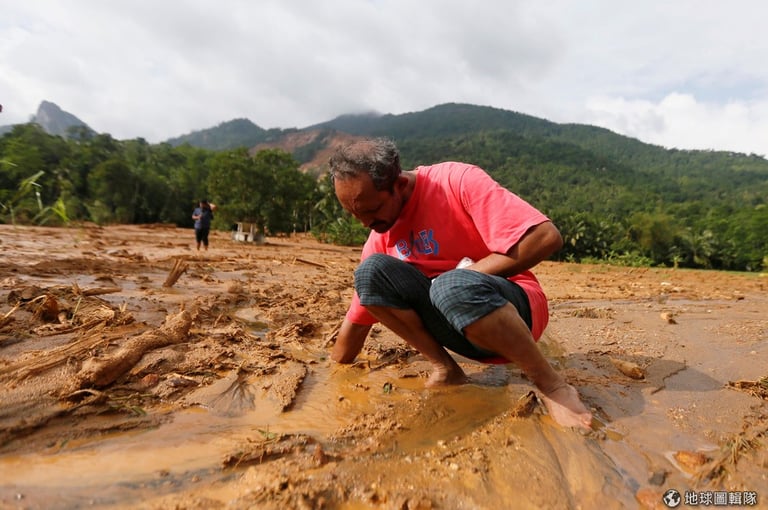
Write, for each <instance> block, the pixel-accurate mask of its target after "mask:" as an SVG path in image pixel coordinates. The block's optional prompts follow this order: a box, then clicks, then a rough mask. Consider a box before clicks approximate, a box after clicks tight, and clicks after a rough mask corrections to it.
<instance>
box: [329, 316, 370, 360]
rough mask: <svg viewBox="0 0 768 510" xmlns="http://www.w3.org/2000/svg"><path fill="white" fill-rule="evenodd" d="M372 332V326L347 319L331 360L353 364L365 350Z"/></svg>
mask: <svg viewBox="0 0 768 510" xmlns="http://www.w3.org/2000/svg"><path fill="white" fill-rule="evenodd" d="M370 330H371V326H370V325H364V324H355V323H353V322H350V321H349V320H347V319H346V318H345V319H344V321H343V322H342V323H341V327H340V328H339V334H338V335H337V337H336V343H335V344H334V345H333V349H332V350H331V359H332V360H333V361H337V362H339V363H352V362H353V361H354V360H355V357H356V356H357V355H358V354H360V351H361V350H362V349H363V344H364V343H365V338H366V337H367V336H368V332H369V331H370Z"/></svg>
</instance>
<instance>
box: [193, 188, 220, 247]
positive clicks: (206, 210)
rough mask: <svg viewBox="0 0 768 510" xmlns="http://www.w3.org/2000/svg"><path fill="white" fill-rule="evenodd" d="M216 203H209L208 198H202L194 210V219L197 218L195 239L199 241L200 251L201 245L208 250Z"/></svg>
mask: <svg viewBox="0 0 768 510" xmlns="http://www.w3.org/2000/svg"><path fill="white" fill-rule="evenodd" d="M215 208H216V206H215V205H213V204H210V203H208V201H207V200H201V201H200V204H199V205H198V206H197V207H196V208H195V210H194V211H193V212H192V219H193V220H195V240H196V241H197V251H200V245H203V246H204V247H205V249H206V251H207V250H208V234H209V233H210V231H211V220H213V210H214V209H215Z"/></svg>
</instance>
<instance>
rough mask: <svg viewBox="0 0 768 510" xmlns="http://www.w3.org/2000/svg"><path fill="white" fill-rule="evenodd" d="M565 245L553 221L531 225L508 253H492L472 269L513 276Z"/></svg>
mask: <svg viewBox="0 0 768 510" xmlns="http://www.w3.org/2000/svg"><path fill="white" fill-rule="evenodd" d="M562 247H563V237H562V236H561V235H560V231H559V230H558V229H557V227H555V225H554V224H553V223H552V222H551V221H546V222H544V223H540V224H538V225H536V226H535V227H531V228H530V229H529V230H528V232H526V233H525V235H524V236H523V237H522V238H521V239H520V241H518V242H517V244H515V245H514V246H512V247H511V248H510V249H509V251H507V253H506V254H502V253H492V254H490V255H488V256H487V257H485V258H483V259H481V260H478V261H477V262H475V263H474V264H472V265H471V266H469V268H470V269H473V270H475V271H479V272H481V273H487V274H495V275H499V276H504V277H507V276H513V275H516V274H518V273H522V272H523V271H525V270H526V269H530V268H532V267H533V266H535V265H536V264H538V263H539V262H541V261H543V260H546V259H547V258H549V256H550V255H552V254H553V253H555V252H556V251H558V250H559V249H560V248H562Z"/></svg>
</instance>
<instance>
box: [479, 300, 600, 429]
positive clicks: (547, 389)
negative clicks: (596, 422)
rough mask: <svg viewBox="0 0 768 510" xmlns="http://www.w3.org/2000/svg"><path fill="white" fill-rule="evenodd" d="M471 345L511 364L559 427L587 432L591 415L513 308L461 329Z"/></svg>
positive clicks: (503, 308)
mask: <svg viewBox="0 0 768 510" xmlns="http://www.w3.org/2000/svg"><path fill="white" fill-rule="evenodd" d="M464 334H465V335H466V336H467V338H468V339H469V340H470V341H471V342H472V343H473V344H475V345H477V346H479V347H482V348H484V349H487V350H489V351H493V352H495V353H498V354H500V355H501V356H504V357H505V358H507V359H508V360H510V361H512V362H514V363H515V364H516V365H517V366H519V367H520V369H522V371H523V372H524V373H525V375H526V376H528V378H530V379H531V381H533V383H534V384H535V385H536V387H537V388H538V389H539V390H541V392H542V394H543V396H542V401H543V402H544V405H545V406H546V408H547V411H549V414H550V416H551V417H552V418H553V419H554V420H555V421H556V422H557V423H559V424H560V425H561V426H563V427H581V428H585V429H588V428H590V424H591V423H592V413H591V412H589V410H588V409H587V408H586V407H585V406H584V404H583V403H582V402H581V399H580V398H579V393H578V392H577V391H576V388H574V387H573V386H571V385H570V384H568V383H567V382H566V381H565V379H564V378H563V376H561V375H560V374H559V373H558V372H557V371H556V370H555V369H554V368H553V367H552V365H550V364H549V362H548V361H547V359H546V358H545V357H544V355H543V354H542V353H541V350H539V347H538V346H537V345H536V342H534V340H533V337H532V336H531V332H530V331H529V330H528V326H526V324H525V322H524V321H523V319H522V318H521V317H520V314H519V313H518V312H517V309H516V308H515V307H514V305H512V304H510V303H508V304H506V305H504V306H502V307H501V308H498V309H497V310H494V311H493V312H491V313H490V314H488V315H486V316H485V317H483V318H481V319H480V320H478V321H476V322H474V323H472V324H470V325H469V326H467V327H466V328H464Z"/></svg>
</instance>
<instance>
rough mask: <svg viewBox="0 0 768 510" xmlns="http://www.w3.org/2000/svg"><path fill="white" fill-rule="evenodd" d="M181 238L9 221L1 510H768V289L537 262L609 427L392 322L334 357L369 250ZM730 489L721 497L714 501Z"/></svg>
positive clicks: (599, 415) (565, 345)
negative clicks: (452, 364)
mask: <svg viewBox="0 0 768 510" xmlns="http://www.w3.org/2000/svg"><path fill="white" fill-rule="evenodd" d="M193 248H194V235H193V233H192V231H191V230H183V229H177V228H173V227H169V226H163V225H157V226H116V227H107V228H101V227H97V226H82V227H78V228H67V229H55V228H42V227H13V226H9V225H0V294H1V296H0V297H1V299H0V388H1V389H0V391H1V393H0V395H1V397H0V398H1V399H2V400H1V401H0V507H2V508H45V509H48V508H81V507H90V508H147V509H165V508H188V509H211V508H228V509H245V508H268V509H273V508H274V509H285V508H329V509H334V508H338V509H363V508H382V509H411V510H413V509H431V508H444V509H463V508H473V509H474V508H483V509H485V508H488V509H496V508H574V509H576V508H665V506H664V505H663V504H662V499H661V498H662V495H663V494H664V492H665V491H667V490H668V489H672V488H674V489H677V490H678V491H680V493H682V494H685V493H686V492H687V493H688V496H689V497H707V494H709V495H710V496H712V495H717V494H725V495H726V496H727V497H728V498H730V501H731V502H732V503H733V504H735V503H734V501H736V498H744V499H740V501H742V506H745V505H749V506H752V507H757V508H761V507H762V508H766V507H768V503H766V498H768V454H766V450H767V449H766V447H765V446H766V442H768V438H767V437H766V430H768V406H767V405H766V398H767V397H768V378H766V376H768V322H767V320H766V317H768V296H767V295H766V292H765V291H766V286H768V279H766V278H765V275H764V274H736V273H722V272H705V271H688V270H674V269H637V268H635V269H631V268H617V267H609V266H603V265H597V266H589V265H576V264H561V263H544V264H542V265H541V266H540V267H539V268H538V270H537V275H538V276H539V278H540V280H541V282H542V284H543V285H544V287H545V290H546V291H547V293H548V295H549V296H550V298H551V300H552V310H551V315H552V316H551V320H550V326H549V328H548V330H547V332H546V333H545V336H544V338H543V339H542V341H541V342H540V345H541V347H542V349H543V350H544V352H545V353H546V355H547V356H548V357H549V358H550V359H551V360H552V362H553V363H554V364H555V365H556V366H557V367H558V368H559V369H560V370H561V371H562V372H563V373H565V374H566V376H567V377H568V379H569V381H570V382H571V383H572V384H573V385H574V386H576V387H577V388H578V389H579V391H580V392H581V394H582V395H583V397H584V400H585V402H586V403H587V405H588V406H590V407H591V408H592V409H593V410H594V412H595V416H596V420H595V423H594V427H593V431H592V432H590V433H588V434H583V433H580V432H577V431H575V430H564V429H562V428H560V427H558V426H557V425H556V424H554V423H553V422H552V420H551V419H549V417H548V416H547V415H546V414H545V412H544V411H543V410H542V407H541V406H540V405H537V403H536V398H535V395H534V394H531V393H530V391H531V390H532V389H534V388H532V386H531V385H530V384H529V382H528V381H526V379H525V378H524V377H523V376H522V375H521V373H520V371H519V370H518V369H517V368H516V367H514V366H499V365H489V366H486V365H481V364H478V363H474V362H470V361H469V360H464V359H461V358H458V359H459V361H460V363H461V365H462V366H463V367H464V368H465V370H466V371H467V373H468V374H469V375H470V379H471V383H470V384H467V385H464V386H460V387H455V388H447V389H440V390H426V389H425V388H424V381H425V377H426V375H427V371H428V366H427V365H426V363H425V361H424V360H423V359H422V358H421V357H420V356H419V355H418V353H416V352H414V351H412V350H411V349H409V348H407V346H406V345H405V344H403V343H402V342H401V341H400V340H399V339H398V338H396V337H395V336H394V335H393V334H392V333H391V332H389V331H387V330H386V329H385V328H374V331H373V333H372V335H371V338H369V340H368V342H367V343H366V347H365V349H364V351H363V353H362V355H361V356H360V357H359V359H358V361H357V362H356V363H355V364H353V365H351V366H340V365H336V364H334V363H333V362H331V361H330V360H329V359H328V352H329V348H330V346H331V345H332V343H333V341H334V338H335V336H334V335H335V331H336V328H337V327H338V325H339V323H340V320H341V318H342V316H343V314H344V311H345V309H346V305H347V302H348V299H349V297H350V292H351V282H352V270H353V269H354V267H355V264H356V263H357V260H358V249H355V248H349V247H338V246H332V245H325V244H321V243H318V242H316V241H314V240H313V239H311V238H309V237H305V236H291V237H286V238H268V239H267V240H266V243H265V244H262V245H256V244H249V243H240V242H236V241H233V240H231V238H230V234H229V233H225V232H216V233H214V234H213V236H212V240H211V249H210V250H209V251H207V252H200V253H198V252H196V251H194V249H193ZM718 491H720V492H718Z"/></svg>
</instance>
